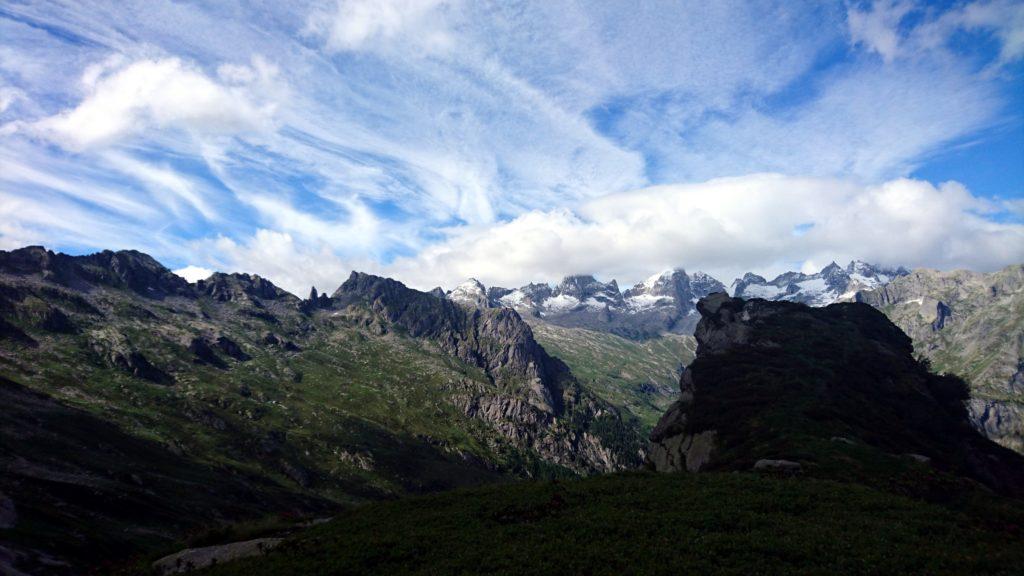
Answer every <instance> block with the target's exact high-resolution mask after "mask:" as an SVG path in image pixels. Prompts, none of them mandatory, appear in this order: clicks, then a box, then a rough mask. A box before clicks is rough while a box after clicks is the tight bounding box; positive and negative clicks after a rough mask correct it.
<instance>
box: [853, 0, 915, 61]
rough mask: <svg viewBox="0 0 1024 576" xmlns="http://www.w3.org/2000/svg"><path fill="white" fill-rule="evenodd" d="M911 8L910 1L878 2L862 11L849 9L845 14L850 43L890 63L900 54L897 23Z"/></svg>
mask: <svg viewBox="0 0 1024 576" xmlns="http://www.w3.org/2000/svg"><path fill="white" fill-rule="evenodd" d="M913 7H914V4H913V2H910V1H909V0H878V1H876V2H874V3H873V4H872V5H871V6H870V8H867V9H864V10H862V9H860V8H857V7H856V6H854V5H851V6H850V8H849V12H848V14H847V23H848V24H849V28H850V40H851V41H852V42H853V43H854V44H862V45H864V46H865V47H866V48H867V49H868V50H870V51H873V52H877V53H878V54H879V55H880V56H881V57H882V59H883V60H885V61H886V62H892V61H893V60H894V59H896V57H897V56H898V55H899V54H900V44H901V42H902V39H901V38H900V32H899V25H900V21H902V20H903V18H904V17H905V16H906V15H907V14H909V13H910V11H911V10H912V9H913Z"/></svg>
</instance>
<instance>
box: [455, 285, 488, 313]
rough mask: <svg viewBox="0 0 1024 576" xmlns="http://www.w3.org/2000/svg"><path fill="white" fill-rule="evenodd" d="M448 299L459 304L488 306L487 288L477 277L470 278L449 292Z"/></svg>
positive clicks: (479, 306)
mask: <svg viewBox="0 0 1024 576" xmlns="http://www.w3.org/2000/svg"><path fill="white" fill-rule="evenodd" d="M448 299H449V300H451V301H452V302H458V303H459V304H465V305H468V306H476V307H478V308H486V307H487V289H486V288H484V285H483V284H482V283H481V282H480V281H479V280H477V279H476V278H470V279H469V280H466V281H465V282H463V283H462V284H459V285H458V286H456V287H455V288H454V289H453V290H452V291H451V292H449V293H448Z"/></svg>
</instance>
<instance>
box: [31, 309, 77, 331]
mask: <svg viewBox="0 0 1024 576" xmlns="http://www.w3.org/2000/svg"><path fill="white" fill-rule="evenodd" d="M39 327H40V328H42V329H43V330H46V331H48V332H56V333H58V334H77V333H78V327H77V326H75V323H74V322H72V321H71V318H68V315H67V314H65V313H64V312H63V311H62V310H61V309H60V308H56V307H52V306H51V307H50V308H49V309H48V310H47V311H46V314H45V315H44V316H43V318H42V320H41V321H40V322H39Z"/></svg>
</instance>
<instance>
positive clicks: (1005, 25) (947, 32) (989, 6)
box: [847, 0, 1024, 68]
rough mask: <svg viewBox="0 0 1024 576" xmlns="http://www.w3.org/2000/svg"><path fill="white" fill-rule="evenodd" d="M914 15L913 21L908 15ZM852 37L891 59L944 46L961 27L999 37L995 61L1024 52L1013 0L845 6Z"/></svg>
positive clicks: (1020, 8)
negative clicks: (932, 6) (942, 6)
mask: <svg viewBox="0 0 1024 576" xmlns="http://www.w3.org/2000/svg"><path fill="white" fill-rule="evenodd" d="M911 15H916V16H917V18H916V20H915V21H913V22H909V20H910V18H909V16H911ZM847 25H848V30H849V34H850V41H851V42H852V43H853V44H854V45H861V46H863V47H865V48H866V49H867V50H868V51H871V52H875V53H877V54H879V55H880V56H881V57H882V59H883V60H884V61H885V62H887V63H891V62H893V61H894V60H896V59H898V58H918V57H921V56H923V55H924V54H926V53H927V52H932V51H944V50H946V49H947V45H948V44H949V42H950V40H951V39H952V38H953V36H954V35H955V34H956V33H957V32H959V31H987V32H991V33H992V35H993V36H994V37H995V39H996V40H997V41H998V43H999V56H998V58H997V60H996V61H995V62H994V63H993V66H995V67H997V68H998V67H999V66H1002V65H1005V64H1009V63H1010V62H1013V61H1015V60H1018V59H1020V58H1021V57H1024V4H1022V3H1020V2H1019V1H1016V0H980V1H976V2H967V3H964V4H962V5H959V6H954V7H952V8H951V9H949V10H946V11H937V10H929V9H928V8H927V7H926V6H922V5H919V4H918V3H915V2H913V1H911V0H875V1H874V2H872V3H871V4H870V5H869V6H868V7H866V8H861V7H858V6H857V5H855V4H851V5H849V7H848V11H847Z"/></svg>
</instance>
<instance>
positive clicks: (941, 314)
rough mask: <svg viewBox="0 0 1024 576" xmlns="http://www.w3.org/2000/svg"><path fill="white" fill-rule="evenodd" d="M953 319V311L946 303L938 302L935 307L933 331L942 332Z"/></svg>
mask: <svg viewBox="0 0 1024 576" xmlns="http://www.w3.org/2000/svg"><path fill="white" fill-rule="evenodd" d="M952 317H953V309H952V308H950V307H949V306H947V305H946V304H945V303H944V302H941V301H940V302H938V303H937V304H936V305H935V320H933V321H932V330H942V329H943V328H945V327H946V323H947V322H949V319H950V318H952Z"/></svg>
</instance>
